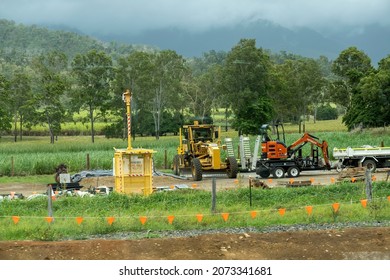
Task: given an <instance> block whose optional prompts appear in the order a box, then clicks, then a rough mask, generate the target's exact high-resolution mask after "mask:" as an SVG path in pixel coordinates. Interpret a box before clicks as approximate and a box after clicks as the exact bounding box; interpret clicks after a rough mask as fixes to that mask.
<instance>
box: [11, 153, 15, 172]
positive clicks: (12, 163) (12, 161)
mask: <svg viewBox="0 0 390 280" xmlns="http://www.w3.org/2000/svg"><path fill="white" fill-rule="evenodd" d="M14 175H15V164H14V157H11V177H14Z"/></svg>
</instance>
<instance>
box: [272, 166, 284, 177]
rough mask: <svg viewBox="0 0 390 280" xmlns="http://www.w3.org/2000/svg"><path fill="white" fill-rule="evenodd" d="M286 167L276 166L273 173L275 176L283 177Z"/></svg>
mask: <svg viewBox="0 0 390 280" xmlns="http://www.w3.org/2000/svg"><path fill="white" fill-rule="evenodd" d="M284 173H285V171H284V169H283V167H276V168H275V169H274V170H273V171H272V175H273V176H274V178H278V179H280V178H283V177H284Z"/></svg>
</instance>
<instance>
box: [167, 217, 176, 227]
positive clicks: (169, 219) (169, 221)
mask: <svg viewBox="0 0 390 280" xmlns="http://www.w3.org/2000/svg"><path fill="white" fill-rule="evenodd" d="M167 218H168V223H169V224H171V225H172V223H173V220H174V219H175V216H173V215H169V216H168V217H167Z"/></svg>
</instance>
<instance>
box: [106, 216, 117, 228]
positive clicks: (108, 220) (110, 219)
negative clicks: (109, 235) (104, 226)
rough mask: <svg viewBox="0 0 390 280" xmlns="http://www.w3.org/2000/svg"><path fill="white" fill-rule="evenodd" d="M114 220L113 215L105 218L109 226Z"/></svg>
mask: <svg viewBox="0 0 390 280" xmlns="http://www.w3.org/2000/svg"><path fill="white" fill-rule="evenodd" d="M114 221H115V218H114V217H108V218H107V223H108V224H109V225H110V226H111V225H112V223H113V222H114Z"/></svg>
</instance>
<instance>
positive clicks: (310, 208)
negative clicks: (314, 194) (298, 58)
mask: <svg viewBox="0 0 390 280" xmlns="http://www.w3.org/2000/svg"><path fill="white" fill-rule="evenodd" d="M305 208H306V212H307V214H308V215H309V216H310V215H311V214H312V212H313V206H310V205H309V206H306V207H305Z"/></svg>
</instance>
